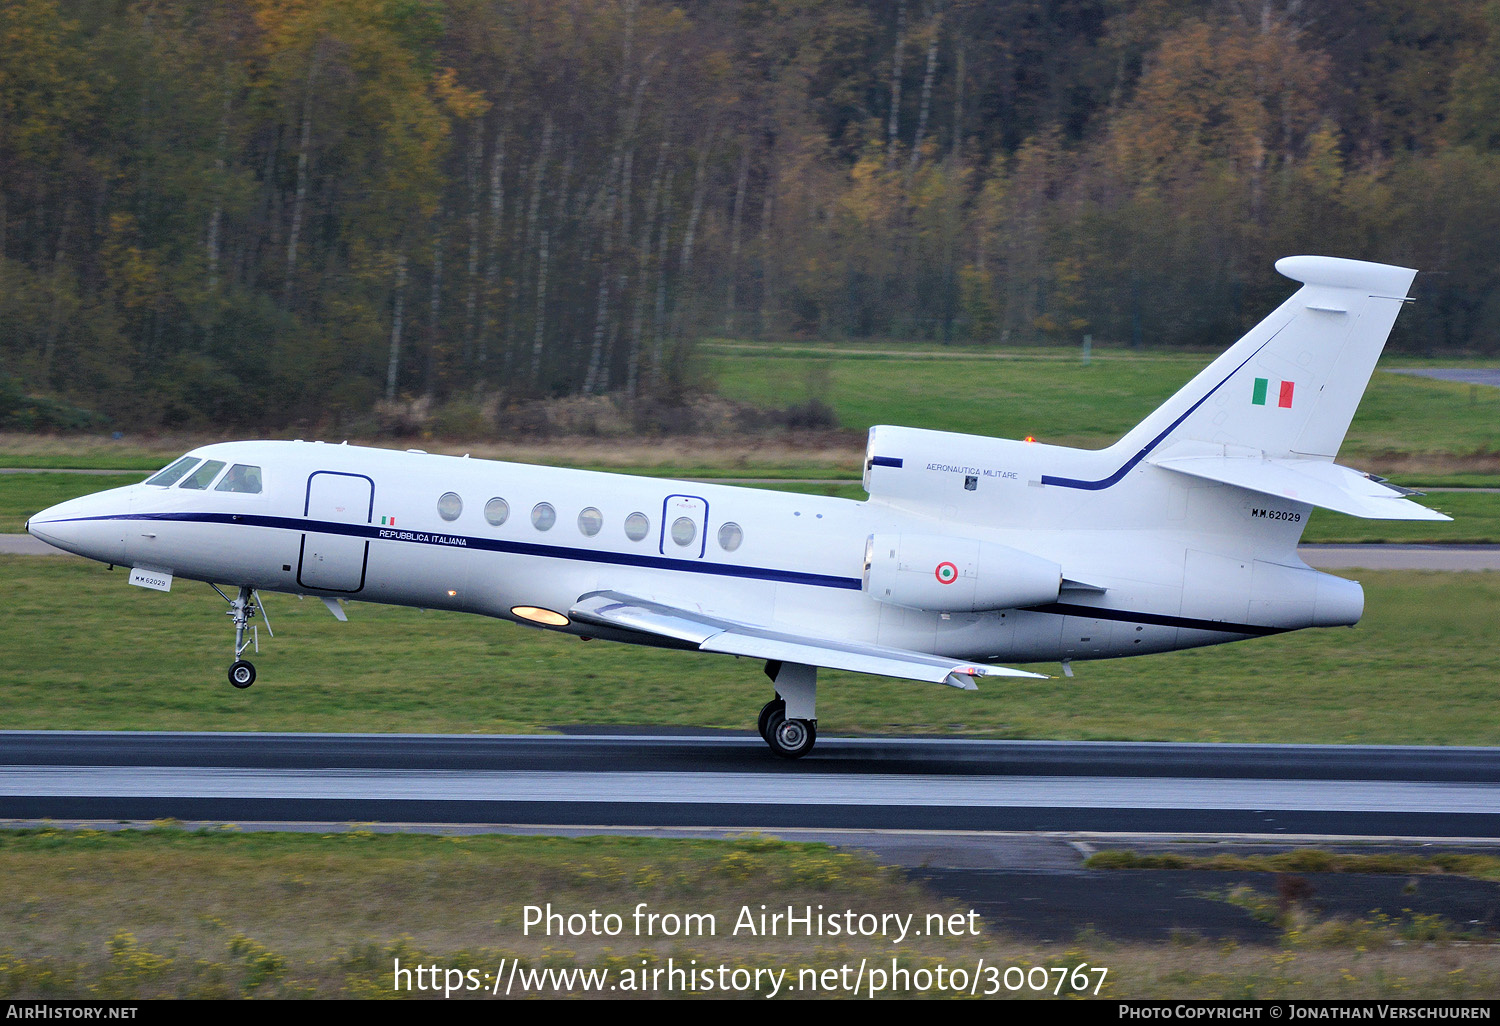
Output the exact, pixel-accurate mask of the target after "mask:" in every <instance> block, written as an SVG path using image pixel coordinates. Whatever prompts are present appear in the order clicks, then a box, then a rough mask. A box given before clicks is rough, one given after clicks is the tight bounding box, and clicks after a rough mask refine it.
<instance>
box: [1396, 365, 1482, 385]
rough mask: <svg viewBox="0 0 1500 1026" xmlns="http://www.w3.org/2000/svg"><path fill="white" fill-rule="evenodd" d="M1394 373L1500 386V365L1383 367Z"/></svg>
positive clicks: (1469, 383) (1468, 383)
mask: <svg viewBox="0 0 1500 1026" xmlns="http://www.w3.org/2000/svg"><path fill="white" fill-rule="evenodd" d="M1381 369H1382V370H1386V371H1389V372H1390V373H1392V374H1411V375H1413V376H1415V377H1419V378H1437V379H1438V380H1439V381H1457V382H1460V383H1461V384H1466V385H1491V386H1494V387H1496V388H1500V367H1420V368H1418V367H1382V368H1381Z"/></svg>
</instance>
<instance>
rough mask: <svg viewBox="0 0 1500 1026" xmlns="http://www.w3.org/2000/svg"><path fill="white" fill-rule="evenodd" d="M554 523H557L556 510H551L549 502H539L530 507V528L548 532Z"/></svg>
mask: <svg viewBox="0 0 1500 1026" xmlns="http://www.w3.org/2000/svg"><path fill="white" fill-rule="evenodd" d="M555 523H557V510H555V509H553V508H552V504H551V503H550V502H539V503H537V504H536V505H535V506H533V507H531V526H532V527H535V528H536V529H537V530H538V531H550V530H552V525H553V524H555Z"/></svg>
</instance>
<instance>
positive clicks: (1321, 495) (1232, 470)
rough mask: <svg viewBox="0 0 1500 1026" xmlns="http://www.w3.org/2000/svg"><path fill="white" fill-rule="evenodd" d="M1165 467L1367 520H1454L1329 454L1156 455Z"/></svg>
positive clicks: (1165, 468) (1154, 461)
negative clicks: (1300, 456) (1278, 456)
mask: <svg viewBox="0 0 1500 1026" xmlns="http://www.w3.org/2000/svg"><path fill="white" fill-rule="evenodd" d="M1151 462H1152V463H1153V464H1154V465H1155V466H1158V467H1161V468H1162V469H1163V470H1172V471H1176V472H1177V473H1179V474H1188V475H1191V476H1192V477H1201V478H1204V479H1206V480H1209V481H1217V482H1219V483H1220V484H1227V485H1234V486H1235V487H1236V488H1246V489H1249V490H1250V491H1252V492H1260V493H1261V494H1263V495H1274V496H1276V497H1277V498H1281V499H1290V500H1291V501H1293V502H1305V503H1307V504H1308V505H1310V506H1318V507H1321V508H1322V509H1331V510H1334V511H1335V512H1337V513H1347V514H1349V515H1350V516H1352V517H1364V518H1366V519H1367V520H1452V519H1453V518H1452V517H1449V516H1445V515H1444V514H1442V513H1439V512H1438V511H1437V510H1435V509H1428V508H1427V507H1426V506H1423V505H1420V504H1419V503H1415V502H1412V501H1411V500H1410V499H1408V498H1405V493H1404V492H1403V491H1401V490H1400V489H1396V488H1391V487H1389V486H1387V485H1383V484H1381V483H1379V482H1378V481H1375V480H1374V479H1372V478H1370V477H1369V476H1367V475H1365V474H1361V473H1360V472H1359V471H1357V470H1351V469H1349V468H1348V467H1341V466H1339V465H1338V464H1337V463H1330V462H1328V461H1327V460H1306V459H1264V458H1261V457H1258V456H1187V457H1175V458H1174V457H1171V456H1170V455H1168V456H1166V457H1164V458H1162V459H1159V460H1152V461H1151Z"/></svg>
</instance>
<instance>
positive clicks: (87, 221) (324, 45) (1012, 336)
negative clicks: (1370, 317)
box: [0, 0, 1500, 428]
mask: <svg viewBox="0 0 1500 1026" xmlns="http://www.w3.org/2000/svg"><path fill="white" fill-rule="evenodd" d="M1497 152H1500V3H1493V2H1489V3H1481V2H1478V0H1347V2H1343V3H1337V4H1334V3H1328V2H1321V0H1053V2H1046V0H1014V2H1006V3H988V2H984V0H679V2H676V3H670V2H665V0H449V2H446V3H438V2H436V0H225V2H223V3H215V4H199V3H189V2H177V0H134V2H131V0H119V2H112V3H104V4H101V3H95V2H86V0H6V2H5V3H4V4H0V421H3V420H4V419H5V418H6V417H7V416H8V417H9V418H10V420H11V422H12V423H17V422H21V421H18V420H17V417H18V414H17V411H18V410H21V409H22V408H23V407H25V408H26V409H27V410H29V411H30V412H29V414H28V416H30V417H31V419H32V422H36V423H40V424H47V423H61V422H64V421H67V419H68V418H69V416H70V413H69V412H68V411H70V410H74V411H75V412H78V413H79V415H80V416H83V414H82V412H81V410H90V411H97V412H99V413H101V414H103V415H107V416H108V417H110V418H113V419H114V421H115V422H116V423H119V424H123V425H127V426H132V427H146V428H149V427H157V426H165V427H176V426H201V425H204V424H209V423H213V424H226V425H227V424H233V425H238V426H262V427H268V428H274V427H279V426H283V425H286V424H290V423H319V422H325V421H327V420H328V419H329V418H334V419H338V418H346V417H350V416H355V415H358V414H360V413H362V412H365V411H369V410H371V409H373V408H375V407H376V406H377V405H378V404H380V403H382V402H388V403H401V402H410V401H412V400H424V401H426V402H428V403H442V402H445V401H449V400H453V399H465V400H475V399H478V398H480V397H500V398H501V399H503V400H505V401H509V402H515V401H521V400H525V399H531V398H538V397H554V396H574V395H611V396H616V397H619V398H620V399H621V400H622V401H624V402H626V403H628V404H661V403H671V402H674V401H677V400H678V399H680V397H681V396H682V394H683V393H684V390H686V389H688V388H689V387H690V386H691V382H692V375H691V364H690V357H691V354H692V351H693V346H694V344H695V343H696V342H697V341H699V340H701V339H703V338H705V337H714V336H727V337H756V338H780V337H786V336H789V335H790V336H798V337H807V338H848V337H856V338H860V337H880V338H888V339H893V340H897V341H907V340H916V341H921V342H924V343H927V344H931V343H947V342H962V343H970V344H972V343H978V344H988V345H1020V344H1027V345H1032V344H1039V343H1040V344H1045V343H1057V342H1069V343H1072V342H1076V341H1077V339H1078V338H1079V337H1080V336H1081V335H1083V334H1091V335H1092V336H1093V337H1094V339H1095V340H1096V342H1098V343H1110V342H1113V343H1118V344H1129V345H1137V346H1140V345H1146V346H1202V347H1212V346H1218V345H1223V344H1226V343H1227V342H1229V341H1231V340H1232V339H1233V338H1235V337H1237V335H1238V334H1239V333H1240V332H1241V331H1243V330H1244V328H1245V327H1246V326H1247V325H1248V324H1249V323H1250V322H1253V321H1254V320H1255V319H1257V318H1258V317H1259V316H1261V315H1262V314H1263V313H1264V312H1265V311H1266V310H1268V309H1269V308H1270V307H1271V306H1272V305H1274V304H1275V303H1276V302H1278V301H1279V300H1280V298H1282V297H1283V296H1284V295H1285V294H1286V291H1287V283H1286V282H1284V281H1282V280H1280V279H1279V278H1277V276H1275V275H1274V274H1273V273H1272V272H1271V270H1270V266H1271V264H1272V262H1274V260H1275V259H1276V258H1277V257H1280V256H1283V255H1287V254H1290V253H1294V252H1320V253H1329V254H1334V255H1343V256H1352V257H1358V258H1364V259H1373V260H1382V261H1389V262H1396V263H1404V264H1407V265H1409V266H1414V267H1417V268H1419V269H1422V270H1424V271H1428V272H1433V273H1430V274H1427V275H1424V276H1423V277H1420V278H1419V279H1418V282H1419V287H1418V291H1417V299H1418V300H1419V301H1418V302H1417V303H1416V304H1415V306H1414V308H1413V309H1412V310H1411V311H1409V313H1408V315H1407V316H1406V317H1404V318H1403V321H1402V325H1401V327H1400V328H1399V329H1398V333H1397V335H1396V336H1395V338H1394V339H1393V343H1392V344H1393V346H1396V347H1401V348H1405V349H1408V350H1411V351H1418V352H1425V353H1439V352H1442V353H1451V352H1480V353H1494V352H1495V351H1496V350H1497V344H1496V338H1497V331H1496V329H1497V327H1500V300H1497V298H1496V297H1497V296H1500V292H1497V288H1496V285H1497V279H1500V266H1497V260H1496V257H1495V248H1494V245H1493V240H1494V239H1495V238H1496V237H1497V231H1500V159H1497ZM28 403H29V405H28ZM77 408H81V410H79V409H77ZM85 419H87V418H86V417H85Z"/></svg>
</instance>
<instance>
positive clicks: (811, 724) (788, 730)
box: [766, 709, 818, 759]
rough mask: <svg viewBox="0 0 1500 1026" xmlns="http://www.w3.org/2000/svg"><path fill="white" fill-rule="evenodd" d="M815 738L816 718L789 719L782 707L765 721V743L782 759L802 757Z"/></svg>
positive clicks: (809, 748)
mask: <svg viewBox="0 0 1500 1026" xmlns="http://www.w3.org/2000/svg"><path fill="white" fill-rule="evenodd" d="M817 740H818V721H817V720H789V719H787V718H786V713H785V712H784V711H783V710H782V709H777V710H776V711H774V712H773V713H772V714H771V717H770V719H769V721H768V722H767V723H766V744H768V745H770V746H771V751H773V752H775V753H776V754H777V755H779V756H781V757H782V758H783V759H800V758H802V757H803V756H804V755H806V754H807V753H808V752H810V751H812V748H813V744H814V742H816V741H817Z"/></svg>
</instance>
